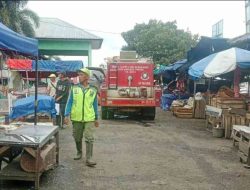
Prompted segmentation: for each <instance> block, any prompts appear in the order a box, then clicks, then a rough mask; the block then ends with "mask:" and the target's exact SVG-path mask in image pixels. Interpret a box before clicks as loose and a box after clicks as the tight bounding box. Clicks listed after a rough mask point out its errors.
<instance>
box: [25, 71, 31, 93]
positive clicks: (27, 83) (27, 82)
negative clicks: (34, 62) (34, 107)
mask: <svg viewBox="0 0 250 190" xmlns="http://www.w3.org/2000/svg"><path fill="white" fill-rule="evenodd" d="M25 71H26V72H25V74H26V85H27V89H28V95H29V96H30V88H29V81H28V79H29V76H28V71H27V69H26V70H25ZM26 97H27V94H26Z"/></svg>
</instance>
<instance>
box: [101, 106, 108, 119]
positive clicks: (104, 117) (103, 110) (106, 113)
mask: <svg viewBox="0 0 250 190" xmlns="http://www.w3.org/2000/svg"><path fill="white" fill-rule="evenodd" d="M102 119H103V120H106V119H108V110H107V108H106V107H102Z"/></svg>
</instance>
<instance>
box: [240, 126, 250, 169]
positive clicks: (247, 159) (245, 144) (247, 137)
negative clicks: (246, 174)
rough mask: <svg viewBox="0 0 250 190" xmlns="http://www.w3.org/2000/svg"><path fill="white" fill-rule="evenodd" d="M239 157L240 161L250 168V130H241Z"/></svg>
mask: <svg viewBox="0 0 250 190" xmlns="http://www.w3.org/2000/svg"><path fill="white" fill-rule="evenodd" d="M238 155H239V156H240V161H241V162H243V163H245V164H246V165H247V166H248V167H249V166H250V128H249V127H248V128H241V129H240V140H239V150H238Z"/></svg>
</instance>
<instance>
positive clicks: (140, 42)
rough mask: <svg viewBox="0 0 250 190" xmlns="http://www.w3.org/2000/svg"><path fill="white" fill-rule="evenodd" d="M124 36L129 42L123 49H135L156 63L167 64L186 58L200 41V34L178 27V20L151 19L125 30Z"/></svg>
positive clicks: (140, 54)
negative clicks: (189, 51)
mask: <svg viewBox="0 0 250 190" xmlns="http://www.w3.org/2000/svg"><path fill="white" fill-rule="evenodd" d="M122 37H123V38H124V40H125V41H126V42H127V46H123V47H122V49H123V50H134V51H136V52H137V53H138V55H139V56H141V57H149V58H152V59H153V61H154V63H155V64H165V65H166V64H170V63H173V62H175V61H177V60H179V59H183V58H185V57H186V54H187V51H188V50H189V49H190V48H191V47H192V46H194V45H195V44H196V43H197V41H198V35H192V34H191V32H189V31H186V32H185V31H184V30H180V29H178V28H177V24H176V21H173V22H166V23H164V22H162V21H157V20H149V22H148V24H145V23H142V24H136V25H135V26H134V29H132V30H129V31H127V32H123V33H122Z"/></svg>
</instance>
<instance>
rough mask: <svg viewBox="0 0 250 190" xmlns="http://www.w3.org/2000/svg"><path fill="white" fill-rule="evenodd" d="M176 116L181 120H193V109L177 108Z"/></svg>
mask: <svg viewBox="0 0 250 190" xmlns="http://www.w3.org/2000/svg"><path fill="white" fill-rule="evenodd" d="M175 115H176V117H180V118H193V108H183V107H180V108H177V109H176V111H175Z"/></svg>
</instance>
